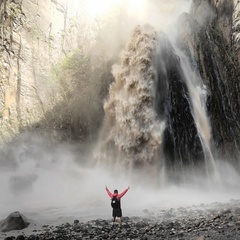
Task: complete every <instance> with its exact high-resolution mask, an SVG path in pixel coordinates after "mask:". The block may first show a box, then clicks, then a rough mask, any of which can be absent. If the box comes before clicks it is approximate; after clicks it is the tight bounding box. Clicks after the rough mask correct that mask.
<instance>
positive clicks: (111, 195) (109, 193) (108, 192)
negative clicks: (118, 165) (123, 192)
mask: <svg viewBox="0 0 240 240" xmlns="http://www.w3.org/2000/svg"><path fill="white" fill-rule="evenodd" d="M105 189H106V191H107V194H108V196H109V197H110V198H112V197H113V194H112V193H111V192H110V191H109V189H108V188H107V186H106V187H105Z"/></svg>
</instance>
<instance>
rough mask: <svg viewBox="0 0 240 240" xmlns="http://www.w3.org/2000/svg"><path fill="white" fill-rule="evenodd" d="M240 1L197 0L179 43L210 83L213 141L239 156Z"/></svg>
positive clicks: (183, 21) (225, 153) (222, 150)
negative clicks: (239, 26) (239, 27)
mask: <svg viewBox="0 0 240 240" xmlns="http://www.w3.org/2000/svg"><path fill="white" fill-rule="evenodd" d="M239 16H240V12H239V3H238V1H225V0H221V1H211V2H209V1H205V0H195V1H193V6H192V10H191V13H190V14H184V15H182V16H181V21H180V24H181V25H180V27H182V26H183V25H185V27H184V28H181V31H180V35H181V39H182V40H180V41H179V46H180V48H181V49H182V50H184V51H185V53H186V54H187V55H188V56H189V58H190V59H191V62H192V65H193V68H195V69H196V71H198V72H199V74H200V75H201V77H202V79H203V81H204V84H205V85H206V86H207V93H208V97H207V108H208V109H207V110H208V115H209V117H210V122H211V128H212V144H213V146H214V147H215V149H217V151H218V153H220V154H219V156H220V155H221V157H222V158H225V159H226V158H228V159H235V161H236V160H237V159H238V154H239V152H238V151H239V150H238V149H239V146H240V139H239V134H240V120H239V119H240V111H239V109H240V96H239V90H240V84H239V79H240V58H239V29H238V27H237V26H238V25H239Z"/></svg>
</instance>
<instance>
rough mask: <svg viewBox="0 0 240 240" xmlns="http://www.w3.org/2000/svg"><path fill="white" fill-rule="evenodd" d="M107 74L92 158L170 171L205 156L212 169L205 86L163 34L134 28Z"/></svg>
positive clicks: (191, 165)
mask: <svg viewBox="0 0 240 240" xmlns="http://www.w3.org/2000/svg"><path fill="white" fill-rule="evenodd" d="M112 73H113V75H114V78H115V81H114V82H113V83H112V84H111V86H110V88H109V97H108V99H107V100H106V102H105V104H104V111H105V121H104V126H103V129H102V134H101V144H100V149H98V151H97V159H98V160H99V159H100V160H101V161H102V162H110V163H111V164H113V165H116V164H117V165H118V166H124V167H128V168H131V169H146V168H152V169H153V170H154V171H157V172H158V174H159V173H160V171H161V172H163V171H162V169H164V168H165V167H167V168H168V169H170V171H171V172H172V173H173V174H175V172H179V171H180V170H181V171H184V169H185V166H187V168H190V169H193V171H195V168H196V166H200V165H204V163H203V162H204V159H205V164H206V166H205V168H206V169H207V171H209V172H211V173H212V172H216V166H215V162H214V158H213V155H212V152H211V148H210V140H211V128H210V124H209V120H208V117H207V114H206V109H205V103H206V101H205V99H206V89H205V86H204V85H203V83H202V80H201V78H200V76H199V75H198V74H197V73H196V71H194V70H193V69H192V67H191V66H190V63H189V60H188V59H187V57H186V56H184V54H183V53H182V52H180V51H179V50H178V49H177V48H176V47H175V46H174V45H173V44H172V43H171V42H170V41H169V39H168V37H167V35H166V34H165V33H163V32H160V33H157V32H156V31H155V29H154V28H153V27H151V26H149V25H145V26H143V27H140V26H138V27H136V28H135V30H134V32H133V34H132V37H131V39H130V41H129V43H128V45H127V46H126V49H125V50H124V51H123V53H122V55H121V62H120V64H118V65H114V66H113V70H112ZM211 173H209V174H211Z"/></svg>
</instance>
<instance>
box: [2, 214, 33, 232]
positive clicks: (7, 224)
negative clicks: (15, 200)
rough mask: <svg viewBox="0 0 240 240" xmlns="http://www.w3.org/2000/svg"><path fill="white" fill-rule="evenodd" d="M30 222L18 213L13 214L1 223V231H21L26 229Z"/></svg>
mask: <svg viewBox="0 0 240 240" xmlns="http://www.w3.org/2000/svg"><path fill="white" fill-rule="evenodd" d="M29 224H30V221H29V220H28V219H27V218H26V217H25V216H24V215H22V214H21V213H19V212H18V211H16V212H13V213H11V214H10V215H9V216H8V217H7V218H6V219H5V220H3V221H1V223H0V230H1V231H2V232H8V231H11V230H21V229H24V228H26V227H27V226H28V225H29Z"/></svg>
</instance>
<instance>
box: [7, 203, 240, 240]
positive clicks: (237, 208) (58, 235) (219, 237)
mask: <svg viewBox="0 0 240 240" xmlns="http://www.w3.org/2000/svg"><path fill="white" fill-rule="evenodd" d="M145 215H146V216H148V217H130V218H129V217H125V218H123V224H122V227H121V228H120V227H119V225H118V224H117V223H115V225H114V226H112V224H111V220H110V219H109V220H103V219H96V220H91V221H87V222H81V221H79V220H77V219H76V220H75V221H74V222H72V223H65V224H61V225H58V226H53V225H44V226H42V229H41V230H33V232H32V233H31V234H30V235H25V234H24V231H22V234H19V235H18V236H9V234H8V237H5V238H4V239H5V240H21V239H22V240H43V239H45V240H54V239H59V240H61V239H62V240H67V239H76V240H77V239H79V240H80V239H83V240H87V239H99V240H100V239H124V240H126V239H129V240H130V239H139V240H153V239H178V240H180V239H182V240H185V239H189V240H190V239H191V240H206V239H211V240H223V239H228V240H233V239H240V200H232V201H230V202H229V203H213V204H210V205H204V204H202V205H200V206H192V207H191V208H178V209H169V210H161V211H159V210H158V211H157V210H156V211H154V210H152V211H150V210H147V209H146V210H145ZM6 236H7V235H6Z"/></svg>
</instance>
